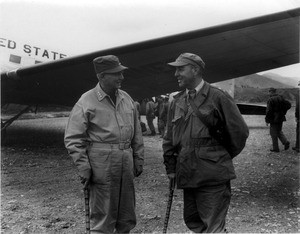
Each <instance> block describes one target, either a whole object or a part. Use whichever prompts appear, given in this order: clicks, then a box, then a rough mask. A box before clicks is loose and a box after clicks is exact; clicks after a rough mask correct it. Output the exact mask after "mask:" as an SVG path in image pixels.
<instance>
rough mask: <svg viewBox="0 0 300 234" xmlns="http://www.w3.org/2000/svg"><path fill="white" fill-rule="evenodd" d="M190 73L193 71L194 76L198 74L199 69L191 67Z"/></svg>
mask: <svg viewBox="0 0 300 234" xmlns="http://www.w3.org/2000/svg"><path fill="white" fill-rule="evenodd" d="M192 71H193V73H194V75H196V74H198V72H199V67H195V66H192Z"/></svg>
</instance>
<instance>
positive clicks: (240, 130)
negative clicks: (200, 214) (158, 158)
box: [163, 82, 249, 188]
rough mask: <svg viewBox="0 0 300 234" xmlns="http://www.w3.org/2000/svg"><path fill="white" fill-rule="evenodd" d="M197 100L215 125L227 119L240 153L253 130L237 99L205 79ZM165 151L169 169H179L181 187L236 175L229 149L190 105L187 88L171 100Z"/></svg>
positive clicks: (179, 184) (219, 181) (228, 127)
mask: <svg viewBox="0 0 300 234" xmlns="http://www.w3.org/2000/svg"><path fill="white" fill-rule="evenodd" d="M194 102H195V104H196V106H197V108H198V110H199V111H200V112H201V113H202V115H204V116H205V119H206V120H207V122H209V123H210V124H211V125H215V124H217V123H218V122H219V121H222V122H224V123H225V128H226V130H227V131H228V134H229V138H230V142H231V144H232V147H233V148H234V150H235V151H236V154H238V153H240V152H241V151H242V149H243V148H244V146H245V143H246V139H247V137H248V135H249V131H248V127H247V125H246V123H245V121H244V119H243V117H242V116H241V114H240V112H239V110H238V108H237V106H236V104H235V103H234V100H233V99H232V98H231V97H230V96H229V95H228V94H227V93H225V92H223V91H221V90H219V89H217V88H215V87H213V86H211V85H210V84H208V83H207V82H205V83H204V86H203V87H202V89H201V90H200V91H199V93H198V94H197V96H196V97H195V99H194ZM163 151H164V164H165V166H166V170H167V173H174V172H176V180H177V186H178V188H195V187H199V186H201V185H204V184H218V183H222V182H225V181H228V180H230V179H234V178H235V177H236V175H235V172H234V168H233V164H232V159H231V157H230V155H229V153H228V152H227V150H226V149H225V148H224V147H223V146H222V145H221V144H220V142H218V141H217V140H216V139H214V138H213V137H212V136H211V135H210V132H209V129H208V128H207V126H206V125H204V124H203V123H202V122H201V120H200V119H199V117H198V116H197V115H196V114H195V113H194V112H193V111H192V109H191V108H188V105H187V95H186V92H185V91H182V92H180V93H179V94H177V95H176V96H175V97H174V99H173V100H172V102H171V104H170V107H169V114H168V121H167V132H166V134H165V136H164V139H163Z"/></svg>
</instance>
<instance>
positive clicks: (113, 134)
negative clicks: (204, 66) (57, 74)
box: [65, 55, 144, 233]
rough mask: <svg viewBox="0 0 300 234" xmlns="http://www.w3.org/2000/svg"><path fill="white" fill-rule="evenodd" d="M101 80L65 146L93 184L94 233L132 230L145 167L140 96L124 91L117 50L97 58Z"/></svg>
mask: <svg viewBox="0 0 300 234" xmlns="http://www.w3.org/2000/svg"><path fill="white" fill-rule="evenodd" d="M93 64H94V68H95V72H96V75H97V77H98V80H99V82H98V84H97V85H96V87H95V88H93V89H91V90H89V91H87V92H86V93H84V94H83V95H82V96H81V98H80V99H79V100H78V102H77V103H76V105H75V106H74V108H73V110H72V112H71V114H70V117H69V121H68V124H67V127H66V130H65V145H66V148H67V149H68V152H69V155H70V156H71V157H72V158H73V161H74V163H75V165H76V166H77V168H78V172H79V176H80V178H81V181H82V183H83V184H85V186H88V187H89V189H90V218H91V233H113V232H118V233H129V231H130V230H131V229H133V228H134V226H135V225H136V215H135V191H134V183H133V178H134V176H139V175H140V174H141V173H142V171H143V161H144V160H143V157H144V145H143V138H142V132H141V127H140V124H139V120H138V113H137V110H136V108H135V105H134V101H133V100H132V99H131V97H130V96H129V95H128V94H127V93H126V92H125V91H123V90H121V89H120V88H121V84H122V82H123V80H124V77H123V71H124V70H125V69H127V67H125V66H123V65H121V63H120V62H119V59H118V58H117V57H116V56H114V55H107V56H101V57H98V58H95V59H94V60H93Z"/></svg>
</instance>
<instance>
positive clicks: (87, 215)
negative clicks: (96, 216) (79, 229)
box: [83, 183, 90, 234]
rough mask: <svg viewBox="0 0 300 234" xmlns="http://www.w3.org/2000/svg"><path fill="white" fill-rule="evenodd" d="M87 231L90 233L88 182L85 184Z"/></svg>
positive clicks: (87, 233)
mask: <svg viewBox="0 0 300 234" xmlns="http://www.w3.org/2000/svg"><path fill="white" fill-rule="evenodd" d="M83 191H84V205H85V233H86V234H90V191H89V186H88V183H86V184H85V185H84V188H83Z"/></svg>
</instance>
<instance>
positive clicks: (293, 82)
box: [263, 72, 300, 87]
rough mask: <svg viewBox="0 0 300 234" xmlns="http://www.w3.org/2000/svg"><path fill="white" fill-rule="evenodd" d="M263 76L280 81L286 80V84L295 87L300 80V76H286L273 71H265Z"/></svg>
mask: <svg viewBox="0 0 300 234" xmlns="http://www.w3.org/2000/svg"><path fill="white" fill-rule="evenodd" d="M263 76H264V77H267V78H270V79H272V80H275V81H279V82H283V81H284V83H285V84H287V85H290V86H293V87H295V86H298V83H299V82H300V78H299V77H285V76H281V75H278V74H275V73H271V72H267V73H264V74H263Z"/></svg>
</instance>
